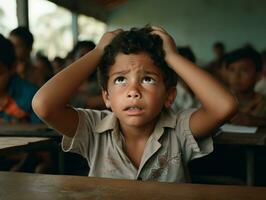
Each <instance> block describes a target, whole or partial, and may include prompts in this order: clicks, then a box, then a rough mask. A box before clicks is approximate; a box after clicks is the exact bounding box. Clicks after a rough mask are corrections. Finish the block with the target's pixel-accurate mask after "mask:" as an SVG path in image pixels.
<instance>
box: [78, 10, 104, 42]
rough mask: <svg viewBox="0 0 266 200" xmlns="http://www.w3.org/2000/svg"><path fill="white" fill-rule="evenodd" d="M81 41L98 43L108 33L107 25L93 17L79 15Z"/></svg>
mask: <svg viewBox="0 0 266 200" xmlns="http://www.w3.org/2000/svg"><path fill="white" fill-rule="evenodd" d="M78 24H79V40H92V41H94V42H95V43H97V42H98V41H99V40H100V39H101V36H102V35H103V34H104V32H105V31H106V24H105V23H103V22H101V21H99V20H96V19H95V18H93V17H88V16H85V15H79V18H78Z"/></svg>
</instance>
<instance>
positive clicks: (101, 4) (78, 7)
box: [49, 0, 128, 22]
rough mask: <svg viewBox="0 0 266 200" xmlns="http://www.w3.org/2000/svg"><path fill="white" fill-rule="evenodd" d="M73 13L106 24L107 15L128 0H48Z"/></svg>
mask: <svg viewBox="0 0 266 200" xmlns="http://www.w3.org/2000/svg"><path fill="white" fill-rule="evenodd" d="M49 1H51V2H53V3H55V4H57V5H59V6H62V7H65V8H67V9H69V10H71V11H73V12H76V13H80V14H84V15H88V16H92V17H95V18H97V19H99V20H101V21H104V22H106V21H107V20H108V17H109V15H110V14H111V13H112V12H113V11H114V10H115V9H117V8H118V7H119V6H121V5H122V4H124V3H126V2H127V1H128V0H49Z"/></svg>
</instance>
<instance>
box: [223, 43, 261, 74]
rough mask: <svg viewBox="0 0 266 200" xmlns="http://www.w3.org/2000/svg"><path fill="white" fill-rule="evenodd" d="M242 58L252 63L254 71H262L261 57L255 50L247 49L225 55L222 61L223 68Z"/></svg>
mask: <svg viewBox="0 0 266 200" xmlns="http://www.w3.org/2000/svg"><path fill="white" fill-rule="evenodd" d="M244 58H247V59H250V60H251V61H252V62H253V63H254V65H255V67H256V71H261V70H262V65H263V61H262V58H261V55H260V54H259V53H258V52H257V51H256V50H254V49H252V48H249V47H245V48H240V49H236V50H234V51H232V52H231V53H229V54H227V55H225V57H224V60H223V61H224V63H225V66H226V67H228V66H229V65H230V64H232V63H234V62H236V61H239V60H241V59H244Z"/></svg>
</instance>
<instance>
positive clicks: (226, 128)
mask: <svg viewBox="0 0 266 200" xmlns="http://www.w3.org/2000/svg"><path fill="white" fill-rule="evenodd" d="M220 129H221V131H222V132H229V133H244V134H245V133H250V134H254V133H256V131H257V130H258V127H257V126H241V125H233V124H224V125H223V126H221V127H220Z"/></svg>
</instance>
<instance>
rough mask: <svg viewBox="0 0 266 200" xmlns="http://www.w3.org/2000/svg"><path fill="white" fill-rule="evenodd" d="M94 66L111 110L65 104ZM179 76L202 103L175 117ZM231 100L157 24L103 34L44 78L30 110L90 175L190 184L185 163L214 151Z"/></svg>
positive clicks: (232, 106)
mask: <svg viewBox="0 0 266 200" xmlns="http://www.w3.org/2000/svg"><path fill="white" fill-rule="evenodd" d="M97 67H99V68H98V69H99V74H100V82H101V86H102V95H103V98H104V101H105V104H106V107H107V108H109V109H110V110H112V112H111V111H107V110H106V111H98V110H91V109H75V108H73V107H70V106H68V105H67V102H68V101H69V99H70V98H71V96H72V95H73V93H74V92H75V91H76V88H77V87H79V85H80V84H81V83H82V81H84V80H85V79H87V77H88V75H90V74H91V73H92V72H93V71H94V70H95V69H96V68H97ZM176 74H178V75H179V76H180V77H181V78H182V79H183V80H184V81H185V82H186V83H187V84H188V85H189V87H190V88H191V89H192V91H193V92H194V93H195V95H196V96H197V97H198V99H199V100H200V101H201V103H202V107H201V108H199V109H196V110H195V109H189V110H186V111H183V112H181V113H178V114H175V113H173V111H172V110H171V109H170V107H171V104H172V103H173V101H174V99H175V94H176V87H175V86H176V81H177V79H176V78H177V77H176ZM55 91H56V92H55ZM217 105H219V107H217ZM236 105H237V103H236V101H235V99H234V97H233V96H232V95H231V94H230V93H229V92H228V91H226V90H225V89H224V88H223V87H222V86H221V85H220V84H219V83H218V82H217V81H215V80H214V79H213V78H212V77H211V76H209V75H208V74H207V73H205V72H204V71H203V70H201V69H200V68H198V67H197V66H196V65H194V64H193V63H192V62H190V61H188V60H186V59H185V58H183V57H182V56H180V55H179V54H178V53H177V51H176V46H175V43H174V41H173V39H172V38H171V36H170V35H168V33H167V32H166V31H165V30H163V29H162V28H159V27H152V28H150V27H145V28H141V29H136V28H133V29H131V30H129V31H123V30H121V29H118V30H116V31H113V32H107V33H105V34H104V35H103V37H102V38H101V40H100V42H99V43H98V45H97V46H96V48H95V49H93V50H92V51H90V52H89V53H88V54H86V55H85V56H83V57H82V58H81V59H79V60H78V61H76V62H75V63H73V64H72V65H70V66H69V67H67V68H66V69H64V70H63V71H61V72H60V73H58V74H57V75H56V76H54V77H53V78H52V79H51V80H49V81H48V82H47V83H46V84H45V85H44V86H43V87H42V88H41V89H40V90H39V91H38V93H37V94H36V96H35V97H34V100H33V107H34V110H35V112H36V113H37V114H38V115H39V116H40V117H41V118H42V119H43V120H44V121H45V122H46V123H47V124H49V125H50V126H51V127H53V128H55V129H56V130H58V131H59V132H61V133H62V134H64V137H63V149H64V150H65V151H73V152H76V153H78V154H81V155H82V156H83V157H85V158H86V160H87V162H88V165H89V167H90V171H89V174H88V175H89V176H98V177H109V178H119V179H137V180H156V181H167V182H185V181H188V176H187V169H186V164H187V163H188V162H189V161H190V160H191V159H195V158H199V157H202V156H204V155H207V154H208V153H210V152H211V151H212V149H213V146H212V140H211V137H210V136H209V135H210V133H211V131H212V130H213V129H214V128H217V127H218V126H220V125H221V124H222V123H223V122H224V121H225V120H226V119H228V118H230V117H231V116H232V114H234V112H235V110H236ZM208 136H209V137H208Z"/></svg>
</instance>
